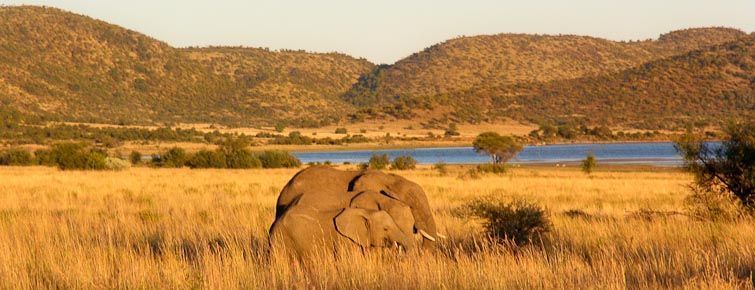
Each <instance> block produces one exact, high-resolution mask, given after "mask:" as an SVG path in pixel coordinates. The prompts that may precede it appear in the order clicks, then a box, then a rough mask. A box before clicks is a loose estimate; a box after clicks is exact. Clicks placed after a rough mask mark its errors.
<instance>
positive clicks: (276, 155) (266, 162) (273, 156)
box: [257, 151, 301, 168]
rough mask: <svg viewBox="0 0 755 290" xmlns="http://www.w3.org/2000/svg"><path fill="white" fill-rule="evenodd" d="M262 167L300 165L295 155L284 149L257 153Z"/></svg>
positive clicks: (292, 166)
mask: <svg viewBox="0 0 755 290" xmlns="http://www.w3.org/2000/svg"><path fill="white" fill-rule="evenodd" d="M257 157H258V158H259V160H260V161H261V162H262V167H264V168H282V167H285V168H295V167H299V166H301V161H299V158H296V156H293V155H291V154H290V153H288V152H286V151H265V152H262V153H260V154H258V155H257Z"/></svg>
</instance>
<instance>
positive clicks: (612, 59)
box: [343, 28, 746, 118]
mask: <svg viewBox="0 0 755 290" xmlns="http://www.w3.org/2000/svg"><path fill="white" fill-rule="evenodd" d="M744 36H746V34H745V33H744V32H742V31H739V30H736V29H729V28H699V29H687V30H680V31H674V32H671V33H667V34H664V35H661V36H660V37H659V38H658V39H657V40H645V41H636V42H615V41H609V40H605V39H599V38H594V37H585V36H573V35H564V36H548V35H542V36H541V35H525V34H499V35H486V36H474V37H461V38H456V39H452V40H448V41H446V42H443V43H440V44H437V45H434V46H432V47H430V48H427V49H425V50H424V51H422V52H419V53H415V54H413V55H411V56H409V57H407V58H405V59H403V60H400V61H398V62H397V63H396V64H394V65H383V66H379V67H378V68H376V69H375V70H374V71H372V72H371V73H370V74H369V75H365V76H363V77H362V78H360V79H359V82H358V83H357V84H355V86H354V87H353V88H352V89H351V90H350V91H349V92H348V93H346V94H345V95H344V96H343V98H344V100H346V101H347V102H350V103H352V104H354V105H357V106H360V107H363V108H369V109H367V110H364V111H366V112H367V113H368V114H375V113H377V114H387V115H391V116H394V117H399V118H406V117H411V116H414V115H415V113H414V112H407V111H411V110H410V109H408V108H417V107H419V108H423V109H431V108H432V109H433V110H434V111H437V112H440V114H443V113H446V112H448V108H443V107H438V106H437V104H438V103H443V102H448V101H449V100H448V99H449V98H453V96H452V95H456V94H452V92H458V91H468V90H471V89H473V88H474V89H475V90H481V91H486V90H489V88H495V87H501V86H511V85H516V84H523V83H543V82H549V81H556V80H572V79H578V78H583V77H591V76H600V75H605V74H610V73H615V72H619V71H622V70H625V69H629V68H632V67H635V66H638V65H641V64H643V63H646V62H649V61H653V60H657V59H661V58H664V57H669V56H674V55H679V54H684V53H686V52H689V51H691V50H694V49H700V48H704V47H707V46H711V45H716V44H721V43H725V42H729V41H733V40H736V39H738V38H740V37H744ZM451 101H453V100H451ZM440 114H438V115H440Z"/></svg>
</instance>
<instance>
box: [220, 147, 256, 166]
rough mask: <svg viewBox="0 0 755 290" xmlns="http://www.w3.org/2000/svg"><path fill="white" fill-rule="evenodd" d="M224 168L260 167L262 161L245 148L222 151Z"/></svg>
mask: <svg viewBox="0 0 755 290" xmlns="http://www.w3.org/2000/svg"><path fill="white" fill-rule="evenodd" d="M224 153H225V160H226V168H233V169H248V168H260V167H262V162H261V161H260V159H259V158H258V157H257V156H256V155H254V154H253V153H252V152H251V151H249V150H247V149H240V150H231V151H224Z"/></svg>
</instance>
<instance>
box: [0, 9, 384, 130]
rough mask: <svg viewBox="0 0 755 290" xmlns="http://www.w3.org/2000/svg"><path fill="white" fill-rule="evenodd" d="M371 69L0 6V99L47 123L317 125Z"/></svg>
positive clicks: (325, 57) (340, 59) (344, 60)
mask: <svg viewBox="0 0 755 290" xmlns="http://www.w3.org/2000/svg"><path fill="white" fill-rule="evenodd" d="M205 53H206V54H207V55H202V54H205ZM223 55H226V56H227V57H223ZM218 56H220V57H218ZM224 61H227V62H225V63H223V62H224ZM230 63H234V65H238V67H237V68H236V67H228V66H227V64H230ZM250 63H253V64H254V65H253V67H251V66H250V65H249V64H250ZM370 69H371V64H370V63H369V62H367V61H365V60H357V59H354V58H351V57H349V56H345V55H339V54H310V53H303V52H270V51H262V50H257V49H248V50H247V49H206V50H183V49H176V48H173V47H170V46H169V45H167V44H165V43H163V42H160V41H157V40H155V39H152V38H149V37H147V36H145V35H142V34H140V33H137V32H133V31H130V30H126V29H123V28H121V27H118V26H115V25H111V24H108V23H105V22H102V21H98V20H95V19H91V18H89V17H85V16H81V15H76V14H72V13H68V12H64V11H61V10H58V9H54V8H42V7H29V6H25V7H2V8H0V70H2V72H3V75H2V77H0V101H2V104H3V105H4V106H10V107H13V108H16V109H17V110H19V111H21V112H23V113H26V114H30V115H35V116H42V117H44V118H45V119H48V120H65V121H79V122H102V123H137V124H151V123H157V122H218V123H225V124H238V125H253V124H270V123H274V122H294V123H302V122H304V123H312V122H313V120H315V121H316V122H318V123H315V125H320V123H319V122H321V121H322V120H331V121H332V120H337V119H338V118H339V115H337V114H336V113H338V112H339V111H338V109H339V108H340V109H342V110H343V108H344V107H346V108H348V105H346V104H344V103H343V102H341V101H340V100H338V96H339V95H340V94H341V93H343V92H345V91H346V90H347V89H348V87H349V86H350V84H351V83H353V82H354V81H355V80H356V78H357V77H358V76H359V74H361V73H363V72H367V71H369V70H370ZM229 70H230V71H229ZM334 72H337V73H334ZM229 74H233V76H234V77H228V76H229ZM313 88H314V89H313ZM292 98H295V99H296V100H292ZM313 108H319V109H317V110H315V109H313ZM322 109H326V110H322ZM342 110H341V111H342ZM338 114H340V113H338Z"/></svg>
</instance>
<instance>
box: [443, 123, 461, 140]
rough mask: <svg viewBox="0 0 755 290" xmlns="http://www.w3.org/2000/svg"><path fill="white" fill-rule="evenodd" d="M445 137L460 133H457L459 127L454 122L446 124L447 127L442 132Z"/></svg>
mask: <svg viewBox="0 0 755 290" xmlns="http://www.w3.org/2000/svg"><path fill="white" fill-rule="evenodd" d="M443 135H445V136H446V137H453V136H459V135H461V134H460V133H459V127H458V126H457V125H456V123H451V124H448V128H446V132H445V133H443Z"/></svg>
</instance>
